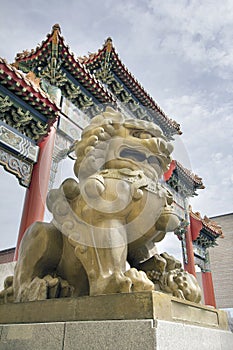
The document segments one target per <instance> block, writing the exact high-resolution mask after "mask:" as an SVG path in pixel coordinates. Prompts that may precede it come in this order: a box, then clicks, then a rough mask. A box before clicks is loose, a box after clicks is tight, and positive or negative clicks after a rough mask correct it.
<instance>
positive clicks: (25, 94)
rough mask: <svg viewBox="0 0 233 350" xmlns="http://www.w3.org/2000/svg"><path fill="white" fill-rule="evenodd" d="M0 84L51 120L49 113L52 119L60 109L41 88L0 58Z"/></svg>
mask: <svg viewBox="0 0 233 350" xmlns="http://www.w3.org/2000/svg"><path fill="white" fill-rule="evenodd" d="M0 83H1V85H2V86H4V87H5V88H7V89H9V90H10V91H11V92H13V93H14V94H15V95H17V96H20V98H21V99H22V100H24V101H25V102H26V103H28V104H29V105H32V106H33V108H35V109H38V110H39V111H40V113H42V114H45V115H47V116H48V117H49V118H51V113H52V117H53V118H54V117H55V115H57V113H58V112H59V111H60V108H59V107H58V106H57V105H56V104H55V103H54V102H53V101H52V100H51V99H50V98H49V96H48V95H47V94H45V93H44V92H43V90H42V89H41V88H39V87H37V86H36V85H35V84H34V83H33V82H31V81H30V80H29V79H27V78H26V76H25V75H24V74H23V73H22V72H20V71H19V70H17V69H16V68H15V67H13V66H12V65H9V64H8V63H7V62H6V61H5V60H3V59H2V58H0ZM54 113H55V115H54Z"/></svg>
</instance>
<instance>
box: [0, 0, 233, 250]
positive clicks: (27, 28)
mask: <svg viewBox="0 0 233 350" xmlns="http://www.w3.org/2000/svg"><path fill="white" fill-rule="evenodd" d="M232 7H233V3H232V1H227V0H223V1H218V0H215V1H199V0H195V1H191V0H190V1H188V0H187V1H181V0H178V1H172V0H167V1H158V0H148V1H147V0H145V1H122V0H119V1H113V0H109V1H103V0H100V1H94V0H93V1H91V0H86V1H74V0H71V1H68V0H66V1H63V0H56V1H54V0H50V1H43V0H37V1H32V0H27V1H26V0H17V1H16V0H11V1H8V2H6V1H2V2H1V12H0V56H1V57H3V58H6V59H7V61H8V62H13V60H14V57H15V55H16V53H17V52H22V51H23V50H25V49H32V48H35V47H36V46H37V44H38V43H41V41H42V40H44V39H45V37H46V34H47V33H49V32H50V31H51V28H52V26H53V25H54V24H55V23H59V24H60V26H61V30H62V35H63V36H64V38H65V41H66V43H67V44H68V45H69V46H70V49H71V51H73V52H74V53H75V55H77V56H82V55H84V54H87V53H88V52H94V51H96V50H97V49H98V48H100V47H101V46H102V44H103V43H104V41H105V39H106V38H107V37H109V36H110V37H112V39H113V44H114V46H115V47H116V49H117V51H118V53H119V55H120V57H121V59H122V61H123V62H124V63H125V65H126V66H127V67H128V69H129V70H130V71H131V72H132V73H133V74H134V76H135V77H136V78H137V79H138V80H139V82H140V83H141V84H142V85H143V86H144V87H145V89H146V90H147V91H148V92H149V93H150V95H151V96H152V97H153V98H154V99H155V100H156V101H157V103H158V104H159V105H160V107H161V108H162V109H163V110H164V111H165V112H166V114H167V115H168V116H169V117H170V118H172V119H175V120H176V121H177V122H178V123H180V124H181V129H182V131H183V135H182V136H180V137H179V138H178V140H177V141H176V142H175V147H176V150H175V154H174V157H175V158H177V159H178V160H180V161H182V163H183V164H184V165H185V166H186V167H188V168H189V169H191V170H192V171H193V172H194V173H196V174H198V175H199V176H200V177H202V178H203V182H204V184H205V186H206V189H205V190H200V191H199V196H198V197H197V198H195V199H193V200H191V204H192V206H193V210H194V211H200V212H201V214H202V215H203V216H204V215H205V214H207V215H208V216H215V215H219V214H224V213H230V212H233V205H232V203H233V201H232V198H233V153H232V150H233V128H232V121H233V98H232V97H233V96H232V95H233V81H232V73H233V46H232V41H233V11H232ZM66 167H67V165H65V164H63V165H62V166H61V168H60V170H59V171H60V174H59V176H58V178H62V176H63V175H62V174H63V173H65V171H66ZM0 190H1V199H0V207H1V214H0V215H1V217H0V219H1V232H2V233H1V240H0V249H5V248H8V247H12V246H14V245H15V240H16V237H17V231H18V226H19V221H20V216H21V211H22V204H23V198H24V193H25V190H24V189H23V188H22V187H20V186H19V185H18V182H17V180H16V178H14V177H13V176H12V175H8V173H6V172H5V171H4V169H3V168H2V167H0ZM174 244H175V243H174ZM170 245H171V247H170V248H171V250H172V249H173V243H171V244H170Z"/></svg>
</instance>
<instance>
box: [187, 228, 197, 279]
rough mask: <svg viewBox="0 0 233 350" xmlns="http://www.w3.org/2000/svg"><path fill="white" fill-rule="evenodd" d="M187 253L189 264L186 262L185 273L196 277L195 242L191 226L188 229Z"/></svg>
mask: <svg viewBox="0 0 233 350" xmlns="http://www.w3.org/2000/svg"><path fill="white" fill-rule="evenodd" d="M186 253H187V260H188V263H187V264H186V263H185V262H184V269H185V271H187V272H189V273H191V274H192V275H193V276H195V277H196V271H195V262H194V252H193V241H192V235H191V228H190V225H189V226H188V227H187V231H186Z"/></svg>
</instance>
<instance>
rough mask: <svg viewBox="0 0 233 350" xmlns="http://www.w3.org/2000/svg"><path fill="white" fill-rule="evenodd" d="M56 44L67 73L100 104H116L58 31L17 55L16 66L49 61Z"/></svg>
mask: <svg viewBox="0 0 233 350" xmlns="http://www.w3.org/2000/svg"><path fill="white" fill-rule="evenodd" d="M54 41H55V42H56V44H57V45H58V47H59V50H58V52H59V59H60V60H61V61H62V62H63V66H64V68H65V69H67V71H68V72H69V73H70V74H71V75H72V76H73V77H74V78H75V79H76V80H78V82H79V83H81V84H82V85H83V86H84V87H85V88H86V89H87V90H88V91H89V92H90V93H91V94H92V95H93V96H94V97H95V98H96V99H97V100H98V101H99V102H100V103H115V102H116V100H115V98H114V96H113V95H112V94H111V93H110V92H109V91H108V90H107V89H106V88H105V87H104V85H103V84H101V83H100V82H99V81H98V80H97V79H96V78H95V76H94V75H92V74H91V73H90V72H89V70H88V69H87V68H86V67H85V66H84V65H83V64H82V63H81V62H80V61H79V60H78V59H76V58H75V57H74V54H73V53H72V52H71V51H70V49H69V46H68V45H66V44H65V40H64V38H63V36H61V34H60V30H59V29H58V28H57V27H56V29H55V30H54V28H53V31H52V33H51V34H48V35H47V40H45V41H43V42H42V44H41V45H40V46H38V47H37V48H36V49H35V50H31V51H30V52H25V51H24V52H23V53H22V54H17V56H16V59H15V61H16V64H19V63H22V62H27V63H28V64H29V65H30V64H33V63H34V62H35V61H40V60H42V61H47V58H48V57H50V56H51V54H52V48H51V43H52V42H54Z"/></svg>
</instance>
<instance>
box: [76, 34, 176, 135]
mask: <svg viewBox="0 0 233 350" xmlns="http://www.w3.org/2000/svg"><path fill="white" fill-rule="evenodd" d="M107 50H108V40H107V41H106V43H105V45H104V46H103V48H102V49H100V50H99V51H98V52H97V53H96V54H90V55H89V57H84V58H79V61H80V62H82V64H83V65H85V66H86V67H87V68H88V69H90V70H94V69H97V68H98V67H100V64H101V62H102V61H103V60H104V59H105V54H106V53H107ZM111 60H112V68H111V70H112V71H113V72H114V74H116V76H117V77H118V78H119V79H120V80H121V81H122V82H123V83H124V85H125V86H126V87H127V88H128V89H129V90H130V91H131V92H132V94H133V95H134V96H135V97H136V98H137V99H138V100H139V101H140V103H141V104H142V105H143V106H144V107H146V108H148V109H150V110H151V111H153V112H154V113H155V114H156V117H157V118H159V119H160V121H161V123H162V124H163V125H164V126H166V127H167V128H169V129H170V131H171V134H172V135H175V134H178V135H181V134H182V132H181V130H180V125H179V124H177V123H176V122H175V121H174V120H172V119H170V118H168V116H167V115H166V114H165V113H164V111H163V110H162V109H161V108H160V107H159V106H158V104H157V103H156V102H155V101H154V100H153V98H152V97H151V96H150V95H149V94H148V93H147V92H146V91H145V89H144V88H143V87H142V85H141V84H140V83H139V82H138V80H137V79H136V78H135V77H134V76H133V75H132V73H130V72H129V70H128V69H127V68H126V66H125V65H124V64H123V63H122V61H121V60H120V58H119V55H118V54H117V53H116V50H115V48H114V47H112V48H111Z"/></svg>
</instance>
